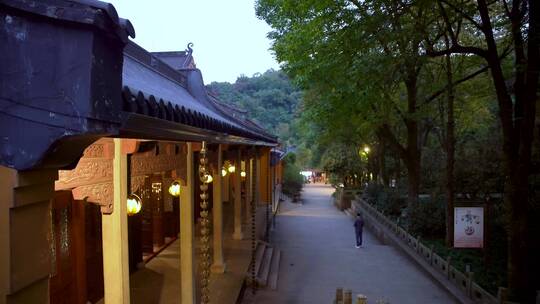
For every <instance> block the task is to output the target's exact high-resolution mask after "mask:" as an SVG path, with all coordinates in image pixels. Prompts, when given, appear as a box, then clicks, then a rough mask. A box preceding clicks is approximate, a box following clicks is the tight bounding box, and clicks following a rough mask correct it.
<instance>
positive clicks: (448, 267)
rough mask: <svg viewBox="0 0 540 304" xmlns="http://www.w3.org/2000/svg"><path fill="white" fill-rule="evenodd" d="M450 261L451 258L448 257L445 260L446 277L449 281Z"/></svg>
mask: <svg viewBox="0 0 540 304" xmlns="http://www.w3.org/2000/svg"><path fill="white" fill-rule="evenodd" d="M451 261H452V258H451V257H450V256H449V257H447V258H446V277H447V278H448V279H450V262H451Z"/></svg>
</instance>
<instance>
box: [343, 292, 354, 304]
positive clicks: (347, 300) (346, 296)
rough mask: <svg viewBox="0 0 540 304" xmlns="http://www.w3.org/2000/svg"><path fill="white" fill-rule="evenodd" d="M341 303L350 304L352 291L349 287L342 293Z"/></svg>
mask: <svg viewBox="0 0 540 304" xmlns="http://www.w3.org/2000/svg"><path fill="white" fill-rule="evenodd" d="M343 304H352V291H351V290H350V289H347V290H345V293H344V294H343Z"/></svg>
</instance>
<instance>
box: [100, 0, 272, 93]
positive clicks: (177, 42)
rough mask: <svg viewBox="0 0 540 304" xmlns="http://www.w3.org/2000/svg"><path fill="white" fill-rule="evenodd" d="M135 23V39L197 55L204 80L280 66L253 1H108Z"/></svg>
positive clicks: (152, 48) (232, 77)
mask: <svg viewBox="0 0 540 304" xmlns="http://www.w3.org/2000/svg"><path fill="white" fill-rule="evenodd" d="M107 2H110V3H112V4H113V5H114V7H115V8H116V10H117V11H118V15H119V16H120V17H122V18H126V19H129V20H130V21H131V23H132V24H133V26H134V27H135V33H136V38H135V42H136V43H137V44H139V45H141V46H142V47H144V48H145V49H147V50H149V51H183V50H185V49H186V46H187V44H188V42H193V44H194V46H193V57H194V58H195V64H196V65H197V68H199V69H200V70H201V71H202V74H203V78H204V82H205V83H206V84H209V83H210V82H212V81H228V82H234V81H235V80H236V78H237V77H238V76H240V74H244V75H246V76H252V75H253V74H255V73H263V72H264V71H266V70H268V69H270V68H273V69H279V65H278V63H277V62H276V61H275V59H274V56H273V54H272V53H271V51H270V50H269V48H270V45H271V43H270V40H269V39H268V38H266V34H267V33H268V32H269V31H270V27H269V26H268V25H267V24H266V23H265V22H264V21H262V20H259V19H257V17H256V16H255V8H254V7H255V2H254V0H233V1H223V0H189V1H188V0H152V1H143V0H107Z"/></svg>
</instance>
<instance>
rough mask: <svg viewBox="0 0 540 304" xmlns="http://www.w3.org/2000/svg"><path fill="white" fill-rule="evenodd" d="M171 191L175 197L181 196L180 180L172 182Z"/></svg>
mask: <svg viewBox="0 0 540 304" xmlns="http://www.w3.org/2000/svg"><path fill="white" fill-rule="evenodd" d="M169 193H170V194H171V195H172V196H174V197H179V196H180V183H179V182H178V181H174V182H172V184H171V186H170V187H169Z"/></svg>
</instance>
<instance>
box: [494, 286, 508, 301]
mask: <svg viewBox="0 0 540 304" xmlns="http://www.w3.org/2000/svg"><path fill="white" fill-rule="evenodd" d="M507 298H508V289H507V288H505V287H499V291H498V292H497V303H499V304H504V303H505V302H506V299H507Z"/></svg>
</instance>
